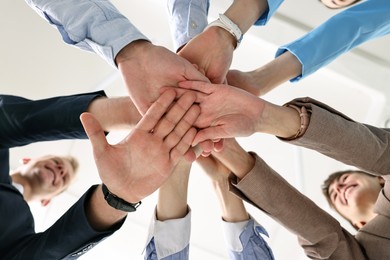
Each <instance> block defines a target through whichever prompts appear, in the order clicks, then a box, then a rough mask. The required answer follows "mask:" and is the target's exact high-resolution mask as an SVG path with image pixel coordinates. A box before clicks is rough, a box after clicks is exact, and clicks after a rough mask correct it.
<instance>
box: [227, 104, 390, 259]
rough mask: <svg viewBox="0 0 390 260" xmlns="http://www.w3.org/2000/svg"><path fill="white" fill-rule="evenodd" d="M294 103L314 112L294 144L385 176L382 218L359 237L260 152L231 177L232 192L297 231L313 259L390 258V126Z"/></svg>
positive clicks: (378, 210) (379, 206)
mask: <svg viewBox="0 0 390 260" xmlns="http://www.w3.org/2000/svg"><path fill="white" fill-rule="evenodd" d="M290 103H292V104H296V105H300V106H302V105H304V106H306V107H307V108H308V109H310V110H311V111H312V115H311V118H310V125H309V127H308V129H307V131H306V133H305V134H304V135H303V136H302V137H300V138H298V139H295V140H293V141H289V142H290V143H292V144H295V145H299V146H303V147H306V148H310V149H314V150H316V151H318V152H320V153H323V154H325V155H327V156H329V157H331V158H334V159H336V160H339V161H341V162H344V163H346V164H349V165H354V166H356V167H359V168H361V169H363V170H366V171H368V172H370V173H372V174H375V175H381V176H382V177H383V178H384V179H385V181H386V183H385V186H384V188H383V190H382V192H381V194H380V195H379V197H378V200H377V203H376V205H375V211H376V213H377V214H378V216H376V217H375V218H374V219H373V220H371V221H370V222H369V223H367V224H366V225H365V226H364V227H363V228H362V229H360V230H359V231H358V233H357V234H356V236H353V235H352V234H350V233H349V232H348V231H346V230H345V229H343V228H342V227H341V226H340V223H339V222H338V221H337V220H336V219H334V218H333V217H332V216H331V215H329V214H328V213H327V212H325V211H324V210H322V209H321V208H319V207H318V206H317V205H316V204H315V203H314V202H312V201H311V200H310V199H309V198H307V197H306V196H304V195H303V194H302V193H300V192H299V191H298V190H297V189H295V188H294V187H293V186H292V185H290V184H289V183H288V182H287V181H286V180H284V179H283V178H282V177H281V176H280V175H279V174H277V173H276V172H275V171H274V170H273V169H271V168H270V167H269V166H268V165H267V164H266V163H265V162H264V161H263V160H262V159H261V158H259V157H258V156H257V155H255V154H253V156H255V158H256V164H255V166H254V168H253V169H252V170H251V171H250V172H249V173H248V174H247V175H246V176H245V177H244V178H243V179H242V180H240V182H238V183H237V179H236V178H235V177H234V176H231V182H232V184H233V185H232V187H231V188H232V191H233V192H234V193H236V194H237V195H239V196H240V197H241V198H243V199H244V200H246V201H248V202H249V203H251V204H253V205H255V206H256V207H258V208H259V209H261V210H263V211H264V212H266V213H267V214H269V215H270V216H271V217H272V218H274V219H275V220H277V221H278V222H280V223H281V224H282V225H283V226H285V227H286V228H288V229H289V230H291V231H292V232H294V233H295V234H296V235H297V236H298V237H299V241H300V244H301V245H302V247H303V248H304V250H305V253H306V254H307V256H308V257H310V258H313V259H337V260H349V259H350V260H360V259H370V260H384V259H390V201H389V198H390V183H389V182H390V145H389V143H390V129H379V128H376V127H373V126H369V125H364V124H361V123H357V122H354V121H353V120H351V119H349V118H348V117H346V116H344V115H342V114H341V113H339V112H337V111H335V110H334V109H332V108H330V107H328V106H326V105H324V104H322V103H320V102H318V101H315V100H312V99H310V98H303V99H296V100H293V101H291V102H290ZM269 198H272V200H270V199H269Z"/></svg>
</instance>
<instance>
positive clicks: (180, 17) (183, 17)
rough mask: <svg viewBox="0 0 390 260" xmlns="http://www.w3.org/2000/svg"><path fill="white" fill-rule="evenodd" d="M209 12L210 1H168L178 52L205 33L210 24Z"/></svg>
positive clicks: (172, 32) (174, 41)
mask: <svg viewBox="0 0 390 260" xmlns="http://www.w3.org/2000/svg"><path fill="white" fill-rule="evenodd" d="M208 10H209V1H208V0H187V1H183V0H169V1H168V13H169V17H170V20H169V23H170V28H171V34H172V38H173V44H174V48H175V50H176V51H177V50H178V49H179V48H180V47H182V46H183V45H185V44H187V43H188V42H189V41H190V40H191V39H192V38H194V37H195V36H196V35H198V34H200V33H201V32H203V30H204V28H206V26H207V24H208V21H207V15H208Z"/></svg>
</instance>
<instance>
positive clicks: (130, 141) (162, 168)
mask: <svg viewBox="0 0 390 260" xmlns="http://www.w3.org/2000/svg"><path fill="white" fill-rule="evenodd" d="M150 144H153V146H152V147H151V146H150ZM134 151H144V152H143V153H139V152H134ZM178 159H179V158H171V156H170V148H169V147H168V146H167V145H165V143H164V141H163V140H162V139H161V138H159V137H157V136H155V135H153V134H151V133H149V132H146V131H144V130H140V129H134V130H133V131H132V132H131V133H130V134H129V135H128V136H127V137H126V138H125V139H124V140H122V141H121V142H120V143H118V144H116V145H108V146H106V148H105V151H104V152H103V153H101V154H100V156H99V157H95V161H96V164H97V167H98V169H99V174H100V177H101V179H102V181H103V182H104V183H105V184H106V185H107V186H108V187H111V188H112V189H113V190H115V191H116V193H118V194H117V195H118V196H122V198H123V199H125V198H126V194H128V193H129V191H131V194H132V197H131V198H127V199H128V201H132V202H136V201H139V200H141V199H143V198H144V197H146V196H147V195H149V194H151V193H152V192H154V191H155V190H156V189H157V188H158V187H159V186H161V184H162V183H163V182H164V181H165V180H166V179H167V177H168V176H169V174H170V173H171V172H172V170H173V168H174V165H175V164H176V162H177V160H178ZM119 194H121V195H119ZM122 194H123V195H122Z"/></svg>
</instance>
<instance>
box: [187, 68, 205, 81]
mask: <svg viewBox="0 0 390 260" xmlns="http://www.w3.org/2000/svg"><path fill="white" fill-rule="evenodd" d="M184 77H185V78H186V79H188V80H196V81H203V82H210V80H209V79H208V78H207V77H206V76H205V75H204V74H202V73H201V72H199V71H198V69H197V68H195V67H194V66H192V65H191V66H189V67H188V68H187V70H186V71H185V75H184Z"/></svg>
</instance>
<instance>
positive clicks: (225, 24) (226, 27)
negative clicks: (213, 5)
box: [205, 14, 243, 49]
mask: <svg viewBox="0 0 390 260" xmlns="http://www.w3.org/2000/svg"><path fill="white" fill-rule="evenodd" d="M212 27H217V28H221V29H222V31H225V34H226V33H227V34H226V35H230V37H229V38H230V39H231V43H232V44H233V47H234V49H236V48H237V47H238V46H239V45H240V43H241V40H242V38H243V34H242V32H241V30H240V28H239V27H238V26H237V24H235V23H234V22H233V21H232V20H230V19H229V18H228V17H227V16H226V15H224V14H219V18H218V19H217V20H215V21H213V22H211V23H210V24H209V25H207V26H206V28H205V30H206V29H209V28H212Z"/></svg>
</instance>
